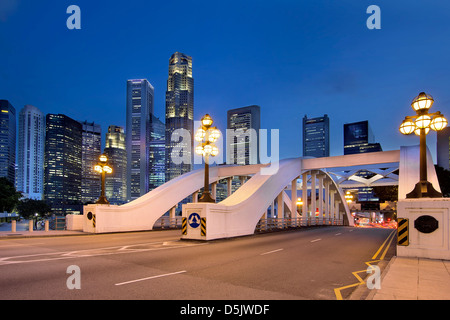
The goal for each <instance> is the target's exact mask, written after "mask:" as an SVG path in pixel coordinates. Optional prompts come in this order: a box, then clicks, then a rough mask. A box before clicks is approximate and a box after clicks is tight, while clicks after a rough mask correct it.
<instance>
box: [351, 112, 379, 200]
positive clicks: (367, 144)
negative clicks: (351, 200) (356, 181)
mask: <svg viewBox="0 0 450 320" xmlns="http://www.w3.org/2000/svg"><path fill="white" fill-rule="evenodd" d="M374 141H375V138H374V135H373V133H372V130H371V128H370V126H369V121H367V120H366V121H360V122H354V123H348V124H344V154H345V155H347V154H356V153H367V152H377V151H383V150H382V148H381V145H380V144H379V143H376V142H374ZM355 175H356V176H360V177H364V178H370V177H371V176H373V175H374V174H373V173H372V172H370V171H366V170H360V171H359V172H357V173H356V174H355ZM358 201H359V202H373V201H378V198H376V197H375V195H374V193H373V188H371V187H361V188H358ZM366 205H367V204H366ZM364 206H365V205H364V204H363V205H362V207H363V208H364ZM369 207H370V206H369Z"/></svg>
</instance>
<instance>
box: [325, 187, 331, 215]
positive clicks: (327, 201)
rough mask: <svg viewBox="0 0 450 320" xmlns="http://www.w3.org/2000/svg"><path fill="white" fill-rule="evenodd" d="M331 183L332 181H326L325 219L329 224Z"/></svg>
mask: <svg viewBox="0 0 450 320" xmlns="http://www.w3.org/2000/svg"><path fill="white" fill-rule="evenodd" d="M330 183H331V181H329V180H325V199H324V202H325V219H326V221H327V223H328V221H330Z"/></svg>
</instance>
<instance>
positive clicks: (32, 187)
mask: <svg viewBox="0 0 450 320" xmlns="http://www.w3.org/2000/svg"><path fill="white" fill-rule="evenodd" d="M44 148H45V115H44V114H43V113H42V112H41V111H40V110H39V109H38V108H36V107H34V106H31V105H26V106H25V107H23V108H22V110H21V111H20V112H19V135H18V148H17V149H18V152H17V172H16V182H17V186H16V189H17V191H21V192H22V195H23V196H24V197H25V198H29V199H35V200H42V198H43V195H44Z"/></svg>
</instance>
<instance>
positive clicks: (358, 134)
mask: <svg viewBox="0 0 450 320" xmlns="http://www.w3.org/2000/svg"><path fill="white" fill-rule="evenodd" d="M377 151H383V150H382V148H381V145H380V144H379V143H376V142H375V138H374V135H373V133H372V130H371V128H370V126H369V121H367V120H366V121H360V122H354V123H347V124H344V155H346V154H355V153H366V152H377Z"/></svg>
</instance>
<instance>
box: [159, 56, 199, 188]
mask: <svg viewBox="0 0 450 320" xmlns="http://www.w3.org/2000/svg"><path fill="white" fill-rule="evenodd" d="M193 125H194V79H193V78H192V58H191V57H189V56H187V55H185V54H183V53H180V52H175V53H174V54H173V55H172V56H171V57H170V59H169V78H168V80H167V91H166V136H165V140H166V143H165V144H166V156H165V157H166V159H165V161H166V181H169V180H171V179H173V178H176V177H178V176H180V175H182V174H184V173H186V172H189V171H191V170H192V163H193V153H192V148H193ZM178 129H181V130H178ZM172 134H174V135H173V136H172Z"/></svg>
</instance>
